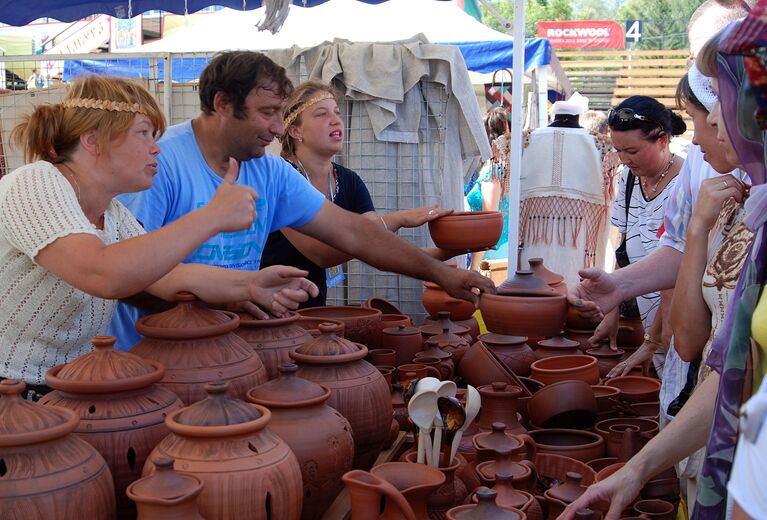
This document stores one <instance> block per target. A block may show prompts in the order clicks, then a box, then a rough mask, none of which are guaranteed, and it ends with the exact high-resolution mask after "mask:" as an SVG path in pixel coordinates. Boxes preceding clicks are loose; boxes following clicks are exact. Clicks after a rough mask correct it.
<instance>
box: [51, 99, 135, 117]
mask: <svg viewBox="0 0 767 520" xmlns="http://www.w3.org/2000/svg"><path fill="white" fill-rule="evenodd" d="M61 104H62V106H65V107H68V108H93V109H96V110H108V111H110V112H133V113H134V114H144V115H146V110H144V109H143V108H142V107H141V105H139V104H138V103H127V102H125V101H112V100H108V99H93V98H72V99H65V100H64V101H62V103H61Z"/></svg>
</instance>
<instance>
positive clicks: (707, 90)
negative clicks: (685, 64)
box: [687, 62, 717, 112]
mask: <svg viewBox="0 0 767 520" xmlns="http://www.w3.org/2000/svg"><path fill="white" fill-rule="evenodd" d="M687 82H688V83H689V84H690V90H692V93H693V94H695V97H696V98H698V101H700V103H701V104H702V105H703V106H704V107H706V110H708V111H709V112H711V111H712V110H713V109H714V104H715V103H716V100H717V97H716V94H715V93H714V89H712V88H711V78H709V77H708V76H704V75H703V74H702V73H701V72H700V70H698V67H697V66H696V65H695V63H694V62H693V64H692V67H690V70H688V71H687Z"/></svg>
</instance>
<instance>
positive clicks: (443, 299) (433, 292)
mask: <svg viewBox="0 0 767 520" xmlns="http://www.w3.org/2000/svg"><path fill="white" fill-rule="evenodd" d="M423 285H424V289H423V294H421V302H422V303H423V308H424V309H426V312H427V314H428V315H429V316H436V315H437V313H438V312H442V311H445V312H449V313H450V319H451V320H453V321H460V320H467V319H469V318H470V317H471V316H472V315H473V314H474V304H473V303H472V302H467V301H466V300H459V299H458V298H453V297H452V296H450V295H449V294H447V292H445V290H444V289H443V288H442V287H440V286H439V285H437V284H435V283H432V282H424V283H423Z"/></svg>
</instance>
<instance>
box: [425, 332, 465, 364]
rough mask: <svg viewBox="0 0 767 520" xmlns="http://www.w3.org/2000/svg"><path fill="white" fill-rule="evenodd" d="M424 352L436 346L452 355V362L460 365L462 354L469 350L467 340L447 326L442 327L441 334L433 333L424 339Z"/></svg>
mask: <svg viewBox="0 0 767 520" xmlns="http://www.w3.org/2000/svg"><path fill="white" fill-rule="evenodd" d="M425 343H426V348H425V350H424V352H428V351H429V349H431V348H432V347H434V346H436V347H438V348H440V349H441V350H443V351H444V352H447V353H448V354H451V355H452V356H453V363H455V365H460V363H461V359H462V358H463V355H464V354H466V352H467V351H468V350H469V345H470V344H469V340H467V339H466V338H464V337H463V336H459V335H458V334H453V333H452V332H450V330H449V329H448V328H447V327H443V328H442V333H441V334H435V335H434V336H430V337H428V338H427V339H426V342H425Z"/></svg>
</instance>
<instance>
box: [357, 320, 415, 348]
mask: <svg viewBox="0 0 767 520" xmlns="http://www.w3.org/2000/svg"><path fill="white" fill-rule="evenodd" d="M400 326H402V327H412V326H413V320H411V319H410V316H406V315H405V314H382V315H381V321H379V322H378V324H377V326H376V330H375V333H374V334H373V337H372V339H371V340H370V345H368V347H369V348H371V349H379V348H392V347H390V346H388V345H386V344H384V336H383V331H384V330H386V329H391V328H395V329H396V328H397V327H400Z"/></svg>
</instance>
